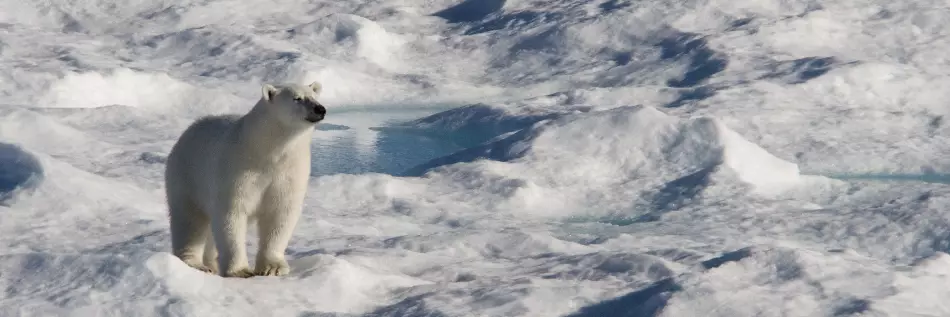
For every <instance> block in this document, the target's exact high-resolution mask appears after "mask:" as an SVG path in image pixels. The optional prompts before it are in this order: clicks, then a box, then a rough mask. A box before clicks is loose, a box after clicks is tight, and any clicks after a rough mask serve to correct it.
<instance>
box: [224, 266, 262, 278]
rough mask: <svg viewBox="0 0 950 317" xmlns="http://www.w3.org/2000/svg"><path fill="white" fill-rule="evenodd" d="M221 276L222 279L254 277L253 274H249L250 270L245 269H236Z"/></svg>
mask: <svg viewBox="0 0 950 317" xmlns="http://www.w3.org/2000/svg"><path fill="white" fill-rule="evenodd" d="M223 276H224V277H238V278H248V277H252V276H254V272H251V269H249V268H246V267H245V268H241V269H236V270H231V271H228V272H225V273H224V275H223Z"/></svg>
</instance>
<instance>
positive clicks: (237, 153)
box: [165, 82, 326, 277]
mask: <svg viewBox="0 0 950 317" xmlns="http://www.w3.org/2000/svg"><path fill="white" fill-rule="evenodd" d="M321 87H322V86H321V84H320V83H318V82H313V83H311V84H310V85H297V84H282V85H271V84H264V85H263V86H262V96H261V98H260V99H259V100H258V102H257V104H255V105H254V107H253V108H252V109H251V110H250V111H249V112H248V113H246V114H244V115H237V114H229V115H216V116H207V117H203V118H200V119H198V120H196V121H195V122H193V123H192V124H191V125H190V126H189V127H188V128H186V129H185V131H184V132H182V134H181V136H180V137H179V139H178V141H177V142H176V143H175V145H174V146H172V149H171V152H170V153H169V154H168V159H167V161H166V167H165V194H166V196H167V203H168V209H169V222H170V226H171V240H172V243H171V244H172V252H173V253H174V255H175V256H176V257H178V258H179V259H181V260H182V262H184V263H185V264H187V265H188V266H191V267H193V268H195V269H198V270H201V271H205V272H209V273H218V274H220V275H221V276H224V277H251V276H255V275H271V276H276V275H285V274H287V273H289V271H290V267H289V266H288V264H287V261H286V260H285V259H284V250H285V249H286V248H287V243H288V241H289V240H290V236H291V233H292V231H293V229H294V227H295V226H296V224H297V219H298V218H299V216H300V212H301V208H302V207H303V199H304V193H305V192H306V191H307V184H308V179H309V177H310V140H311V135H312V133H313V130H314V126H315V125H316V124H317V123H318V122H320V121H322V120H323V119H324V117H325V116H326V108H325V107H324V106H323V105H321V104H320V102H318V101H317V97H318V96H319V95H320V91H321ZM254 222H257V225H258V231H259V235H260V240H259V241H258V249H259V251H258V253H257V258H256V265H255V268H254V270H253V271H251V270H250V267H249V266H248V258H247V252H246V249H245V239H246V232H247V227H248V225H249V224H251V223H254ZM218 253H220V254H218Z"/></svg>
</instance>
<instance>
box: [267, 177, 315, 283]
mask: <svg viewBox="0 0 950 317" xmlns="http://www.w3.org/2000/svg"><path fill="white" fill-rule="evenodd" d="M300 182H301V181H297V183H298V184H294V185H293V186H291V185H289V184H288V185H287V186H284V187H282V188H281V187H275V188H274V190H271V191H269V192H268V193H267V194H265V195H264V199H263V200H262V202H261V211H262V212H263V213H264V214H263V215H261V217H259V218H258V223H257V224H258V232H259V235H260V242H259V251H258V252H257V259H256V261H255V262H256V265H255V268H254V273H255V274H257V275H263V276H280V275H287V274H288V273H290V266H289V265H288V264H287V260H286V259H285V257H284V252H285V250H286V249H287V244H288V243H289V242H290V238H291V236H292V235H293V232H294V228H295V227H296V226H297V220H298V219H299V218H300V212H301V208H303V198H304V194H305V192H306V180H304V181H303V184H299V183H300Z"/></svg>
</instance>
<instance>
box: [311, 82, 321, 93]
mask: <svg viewBox="0 0 950 317" xmlns="http://www.w3.org/2000/svg"><path fill="white" fill-rule="evenodd" d="M310 89H312V90H313V94H314V95H317V96H319V95H320V92H321V91H323V85H321V84H320V83H319V82H316V81H315V82H312V83H310Z"/></svg>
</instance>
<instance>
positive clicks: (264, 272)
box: [254, 259, 290, 276]
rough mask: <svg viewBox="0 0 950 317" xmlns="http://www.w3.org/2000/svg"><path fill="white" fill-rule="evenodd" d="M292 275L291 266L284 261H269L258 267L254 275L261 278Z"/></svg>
mask: <svg viewBox="0 0 950 317" xmlns="http://www.w3.org/2000/svg"><path fill="white" fill-rule="evenodd" d="M287 273H290V265H287V261H286V260H284V259H267V260H264V261H262V262H261V263H259V264H258V265H257V268H256V269H255V270H254V274H257V275H260V276H281V275H287Z"/></svg>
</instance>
